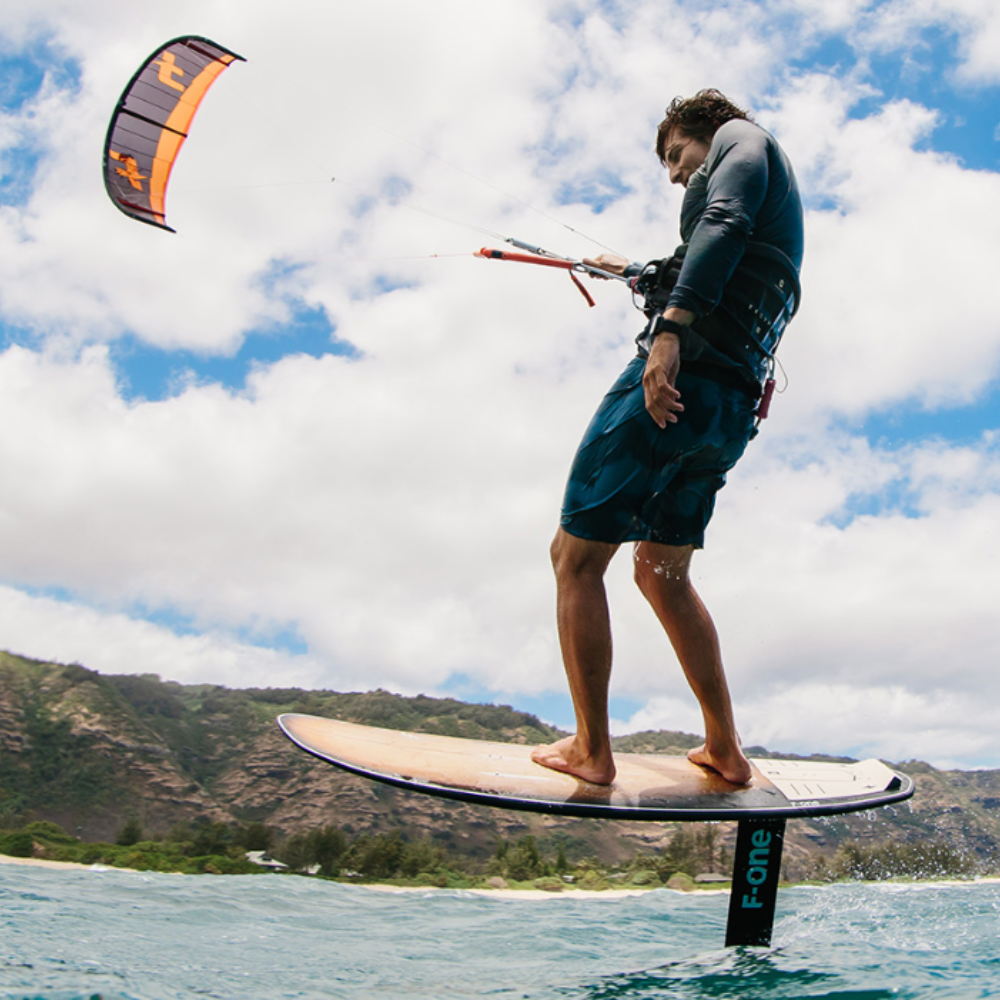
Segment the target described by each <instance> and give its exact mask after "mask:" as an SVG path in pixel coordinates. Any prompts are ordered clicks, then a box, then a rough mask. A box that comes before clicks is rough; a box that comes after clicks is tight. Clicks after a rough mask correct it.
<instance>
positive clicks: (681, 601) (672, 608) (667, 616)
mask: <svg viewBox="0 0 1000 1000" xmlns="http://www.w3.org/2000/svg"><path fill="white" fill-rule="evenodd" d="M693 551H694V547H693V546H691V545H686V546H673V545H658V544H656V543H655V542H640V543H639V544H638V545H637V546H636V549H635V580H636V583H637V584H638V585H639V589H640V590H641V591H642V593H643V595H644V596H645V598H646V600H647V601H649V603H650V605H651V606H652V608H653V610H654V611H655V612H656V617H657V618H659V620H660V624H661V625H663V628H664V629H665V630H666V633H667V636H668V637H669V639H670V642H671V644H672V645H673V647H674V652H675V653H676V654H677V659H678V660H680V664H681V667H682V668H683V670H684V675H685V676H686V677H687V681H688V684H690V685H691V690H692V691H694V693H695V697H697V699H698V703H699V704H700V705H701V711H702V715H703V717H704V719H705V743H704V745H703V746H700V747H698V748H697V749H696V750H692V751H691V752H690V753H689V754H688V757H689V758H690V759H691V760H692V761H694V763H696V764H701V765H704V766H705V767H710V768H712V769H713V770H714V771H718V772H719V773H720V774H721V775H722V776H723V777H724V778H726V779H727V780H729V781H732V782H735V783H736V784H741V785H742V784H745V783H746V782H748V781H749V780H750V774H751V770H750V763H749V761H747V759H746V757H744V756H743V751H742V750H741V749H740V740H739V735H738V734H737V732H736V723H735V721H734V717H733V706H732V701H731V700H730V697H729V685H728V684H727V682H726V674H725V671H724V670H723V668H722V652H721V650H720V648H719V637H718V633H717V632H716V630H715V625H714V623H713V622H712V618H711V616H710V615H709V613H708V609H707V608H706V607H705V605H704V604H703V603H702V600H701V598H700V597H699V596H698V594H697V593H696V592H695V589H694V587H693V586H692V585H691V579H690V576H689V572H688V571H689V567H690V564H691V555H692V553H693Z"/></svg>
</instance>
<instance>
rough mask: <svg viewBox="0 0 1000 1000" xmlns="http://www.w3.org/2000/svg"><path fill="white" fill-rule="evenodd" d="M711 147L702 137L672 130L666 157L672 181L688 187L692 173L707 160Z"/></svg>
mask: <svg viewBox="0 0 1000 1000" xmlns="http://www.w3.org/2000/svg"><path fill="white" fill-rule="evenodd" d="M709 148H710V145H709V143H707V142H703V141H702V140H701V139H692V138H691V136H689V135H684V133H683V132H678V131H676V130H674V131H673V132H671V133H670V136H669V138H668V139H667V144H666V156H665V157H664V160H665V161H666V168H667V170H668V171H669V172H670V183H671V184H682V185H683V186H684V187H687V186H688V181H689V180H690V179H691V175H692V174H693V173H694V172H695V171H696V170H697V169H698V168H699V167H700V166H701V165H702V164H703V163H704V162H705V159H706V157H707V156H708V150H709Z"/></svg>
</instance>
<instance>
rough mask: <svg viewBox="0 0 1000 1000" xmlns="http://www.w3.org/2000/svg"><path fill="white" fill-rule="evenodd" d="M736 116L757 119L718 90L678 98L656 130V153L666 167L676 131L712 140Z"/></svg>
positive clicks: (673, 101)
mask: <svg viewBox="0 0 1000 1000" xmlns="http://www.w3.org/2000/svg"><path fill="white" fill-rule="evenodd" d="M734 118H741V119H743V121H748V122H752V121H753V115H751V114H750V112H748V111H744V110H743V109H742V108H738V107H737V106H736V105H735V104H733V102H732V101H730V100H729V99H728V98H727V97H725V96H724V95H723V94H721V93H720V92H719V91H718V90H711V89H709V90H699V91H698V93H697V94H695V95H694V97H675V98H674V99H673V100H672V101H671V102H670V104H668V105H667V110H666V112H665V115H664V118H663V121H662V122H660V124H659V125H658V126H657V129H656V155H657V156H658V157H659V158H660V162H661V163H662V164H663V165H664V166H666V162H667V142H668V140H669V139H670V134H671V133H672V132H674V131H678V132H681V133H683V134H684V135H686V136H688V137H690V138H692V139H698V140H700V141H701V142H711V141H712V136H714V135H715V133H716V132H717V131H718V130H719V127H720V126H722V125H725V124H726V122H729V121H732V120H733V119H734Z"/></svg>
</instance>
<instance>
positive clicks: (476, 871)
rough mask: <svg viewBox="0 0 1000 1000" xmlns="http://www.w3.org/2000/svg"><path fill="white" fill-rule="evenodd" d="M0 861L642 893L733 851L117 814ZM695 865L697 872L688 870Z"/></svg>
mask: <svg viewBox="0 0 1000 1000" xmlns="http://www.w3.org/2000/svg"><path fill="white" fill-rule="evenodd" d="M0 864H26V865H36V866H45V867H56V868H77V869H89V870H94V869H97V870H102V869H118V870H132V871H155V872H163V873H179V874H211V875H251V874H253V875H257V874H281V875H291V876H299V877H302V876H306V877H312V878H319V879H324V880H331V881H336V882H338V883H341V884H351V885H361V886H364V887H367V888H373V889H379V890H382V891H387V892H407V891H424V890H427V889H451V890H461V891H471V892H484V893H488V894H490V895H500V894H503V895H507V894H513V895H515V896H517V897H518V898H526V896H528V895H534V896H551V895H559V894H563V893H569V894H572V895H576V894H578V893H585V894H587V895H591V894H595V895H601V896H604V897H605V898H614V897H620V896H623V895H624V896H631V895H637V894H641V893H644V892H648V891H650V890H651V889H659V888H665V889H671V890H675V891H680V892H693V891H696V892H726V893H728V891H729V883H730V877H729V874H728V873H729V871H730V870H731V867H732V859H731V857H729V856H728V855H727V852H726V851H725V850H724V849H723V848H722V847H721V846H720V843H719V836H718V825H717V824H692V825H690V826H688V827H681V828H679V829H678V830H677V831H676V832H675V834H674V836H673V837H672V838H671V840H670V842H669V844H668V845H667V846H666V847H665V848H664V849H663V850H661V851H659V852H658V853H657V854H655V855H650V854H637V855H635V856H634V857H633V858H632V859H631V860H630V861H628V862H626V863H624V864H617V865H607V864H602V863H601V862H599V861H597V859H595V858H592V857H590V858H579V859H576V860H575V861H570V860H569V859H568V857H567V853H566V850H565V846H564V845H563V844H562V843H557V844H556V845H555V853H554V856H552V854H551V852H548V853H543V851H542V850H540V849H539V845H538V843H537V842H536V840H535V838H534V837H533V836H532V835H530V834H529V835H527V836H524V837H521V838H519V839H518V840H516V841H513V842H511V841H506V840H501V841H500V842H499V843H498V845H497V848H496V851H495V853H494V854H493V856H492V857H491V858H489V859H488V860H487V861H486V862H485V863H483V862H482V861H481V860H475V859H471V858H465V857H456V856H454V855H448V854H447V853H446V852H445V850H444V849H443V848H442V847H441V846H440V845H439V844H437V843H436V842H434V841H433V840H432V839H431V838H423V839H419V840H407V839H405V838H404V836H403V835H402V833H401V832H400V831H393V832H392V833H389V834H375V835H372V834H363V835H361V836H358V837H356V838H354V839H353V840H351V839H350V838H349V837H348V835H347V834H346V833H345V832H344V831H343V830H341V829H340V828H338V827H336V826H327V827H324V828H322V829H318V830H313V831H310V832H309V833H305V834H297V835H294V836H292V837H288V838H283V839H282V838H279V836H278V835H277V833H276V832H275V831H273V830H271V829H270V828H268V827H266V826H263V825H262V824H250V825H249V826H245V827H232V826H227V825H226V824H223V823H202V824H179V825H178V826H176V827H175V828H174V829H172V830H171V831H170V834H169V835H168V836H167V837H166V838H164V839H160V840H153V839H145V838H144V835H143V831H142V829H141V826H140V825H139V823H138V821H137V820H134V819H132V820H129V821H128V822H126V824H125V825H124V827H123V828H122V830H121V831H120V832H119V835H118V837H117V838H116V842H115V843H114V844H110V843H88V842H86V841H83V840H81V839H79V838H77V837H73V836H71V835H70V834H68V833H66V832H65V831H64V830H63V829H62V828H61V827H60V826H58V825H57V824H56V823H53V822H49V821H35V822H30V823H27V824H25V825H24V826H22V827H20V828H19V829H15V830H9V829H8V830H2V829H0ZM691 873H694V874H691ZM998 880H1000V872H998V871H997V870H995V868H992V869H991V868H988V867H987V866H984V865H982V864H977V863H975V862H973V861H972V860H971V859H969V858H968V857H967V856H965V855H962V854H960V853H959V852H957V851H954V850H952V849H950V848H948V847H946V846H943V845H941V844H940V843H938V842H930V843H922V844H901V843H898V842H891V841H889V842H883V843H881V844H875V845H860V844H857V843H853V842H847V843H844V844H842V845H841V846H840V848H839V849H838V851H837V853H836V855H835V856H834V857H833V858H832V860H829V861H827V860H825V859H822V858H819V859H817V861H816V863H815V864H814V866H813V870H812V871H810V872H808V873H807V875H806V877H805V878H799V879H796V880H795V881H783V884H785V885H821V884H830V883H834V882H858V881H860V882H887V881H892V882H907V883H916V882H938V883H941V882H972V881H998Z"/></svg>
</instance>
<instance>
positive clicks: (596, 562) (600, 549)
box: [549, 528, 618, 579]
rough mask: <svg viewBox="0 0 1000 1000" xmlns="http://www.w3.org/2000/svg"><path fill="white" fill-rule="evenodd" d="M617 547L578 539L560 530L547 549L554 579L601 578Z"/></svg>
mask: <svg viewBox="0 0 1000 1000" xmlns="http://www.w3.org/2000/svg"><path fill="white" fill-rule="evenodd" d="M617 548H618V546H617V545H611V544H609V543H607V542H594V541H591V540H590V539H587V538H578V537H577V536H576V535H571V534H569V532H567V531H564V530H563V529H562V528H560V529H559V530H558V531H557V532H556V537H555V538H554V539H553V540H552V545H551V546H550V548H549V556H550V558H551V559H552V568H553V569H554V570H555V574H556V577H557V578H559V579H564V578H567V577H580V576H590V575H596V576H603V575H604V573H605V571H606V570H607V568H608V563H610V562H611V557H612V556H613V555H614V554H615V551H616V549H617Z"/></svg>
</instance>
